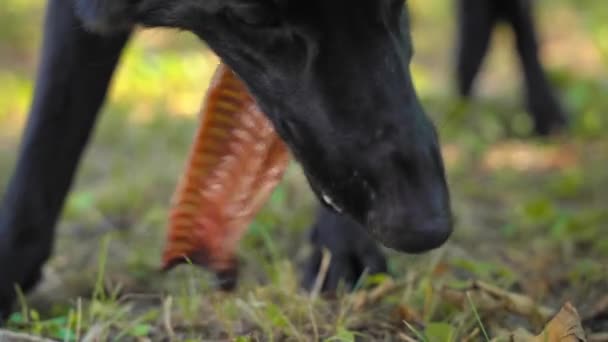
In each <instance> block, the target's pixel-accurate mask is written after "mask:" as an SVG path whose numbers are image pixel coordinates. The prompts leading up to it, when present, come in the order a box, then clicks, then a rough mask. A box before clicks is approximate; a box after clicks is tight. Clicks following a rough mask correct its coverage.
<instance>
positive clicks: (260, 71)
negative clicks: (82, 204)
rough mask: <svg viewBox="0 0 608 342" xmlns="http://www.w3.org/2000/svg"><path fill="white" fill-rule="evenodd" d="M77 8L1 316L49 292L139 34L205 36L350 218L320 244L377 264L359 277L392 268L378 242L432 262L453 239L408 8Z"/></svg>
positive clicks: (1, 238)
mask: <svg viewBox="0 0 608 342" xmlns="http://www.w3.org/2000/svg"><path fill="white" fill-rule="evenodd" d="M71 1H72V2H70V1H68V0H49V2H48V14H47V19H46V26H45V40H44V41H45V43H44V49H43V58H42V64H41V67H40V73H39V76H38V80H37V87H36V92H35V101H34V106H33V107H32V109H31V114H30V119H29V123H28V126H27V129H26V132H25V137H24V140H23V144H22V147H21V153H20V157H19V161H18V164H17V169H16V170H15V173H14V175H13V178H12V180H11V182H10V186H9V188H8V189H7V191H6V194H5V196H4V199H3V202H2V203H3V204H2V207H1V209H0V210H1V211H0V311H2V312H4V313H7V312H8V310H9V307H10V304H11V302H12V300H13V296H14V290H13V288H14V284H18V285H20V286H22V287H24V288H26V289H27V288H29V287H31V286H32V285H33V284H35V282H36V280H37V279H38V277H39V274H40V269H41V266H42V264H43V263H44V262H45V261H46V259H47V258H48V256H49V254H50V253H51V250H52V241H53V235H54V234H53V233H54V227H55V224H56V221H57V217H58V215H59V213H60V210H61V207H62V204H63V201H64V198H65V195H66V193H67V191H68V189H69V187H70V184H71V181H72V177H73V174H74V172H75V170H76V167H77V162H78V159H79V158H80V155H81V152H82V151H83V149H84V147H85V145H86V143H87V140H88V137H89V135H90V132H91V130H92V128H93V126H94V123H95V118H96V114H97V112H98V110H99V107H100V106H101V104H102V101H103V98H104V95H105V92H106V88H107V86H108V82H109V80H110V78H111V76H112V73H113V69H114V66H115V64H116V62H117V60H118V57H119V55H120V51H121V48H122V46H123V45H124V44H125V42H126V40H127V37H128V35H129V31H130V29H131V27H132V26H133V25H135V24H142V25H145V26H167V27H174V28H178V29H183V30H189V31H192V32H194V33H195V34H197V35H198V36H199V37H200V38H201V39H202V40H204V41H205V42H206V43H207V44H208V45H209V46H210V47H211V48H212V49H213V50H214V51H215V52H216V53H217V54H218V55H219V56H220V57H221V58H222V59H223V60H224V61H225V62H226V63H227V64H228V65H229V66H231V67H232V68H233V69H234V70H235V71H236V72H237V74H238V75H239V76H240V77H241V78H242V79H243V81H244V82H245V83H246V85H247V86H248V87H249V89H250V90H251V92H252V94H253V95H254V97H255V98H256V100H257V101H258V103H259V105H260V106H261V108H262V109H263V110H264V112H265V113H266V114H267V115H268V117H269V119H270V120H271V121H272V122H273V124H274V125H275V127H276V128H277V131H278V132H279V134H280V135H281V136H282V137H283V138H284V140H285V141H286V142H287V144H288V145H289V147H290V148H291V150H292V152H293V154H294V155H295V156H296V158H297V159H298V161H299V162H300V163H301V164H302V166H303V168H304V171H305V174H306V175H307V177H308V179H309V180H310V183H311V185H312V187H313V189H314V191H315V192H316V193H317V195H318V197H319V199H321V200H322V201H323V202H324V203H325V204H326V205H327V207H328V208H331V209H332V210H334V211H337V212H340V213H341V214H342V215H345V216H344V217H341V216H339V215H337V214H333V215H335V217H334V218H333V219H334V220H335V222H336V225H337V226H339V227H341V228H340V230H339V231H340V233H339V235H332V234H333V233H331V232H330V231H328V229H326V228H323V227H325V226H324V223H323V222H321V223H319V225H318V226H317V231H318V233H317V236H318V237H319V239H321V241H316V243H317V245H327V246H328V247H329V248H330V249H333V250H334V251H335V252H336V253H337V258H336V259H335V260H336V261H339V260H341V256H342V255H349V256H350V257H351V258H355V259H357V258H359V257H361V258H363V259H362V260H361V261H358V262H356V263H355V264H356V265H357V267H355V268H352V272H355V273H357V272H359V271H360V270H361V269H362V268H364V267H366V266H369V267H370V268H371V269H372V270H376V269H377V270H383V269H384V267H383V266H382V263H380V262H378V263H375V262H374V265H376V266H378V267H371V266H373V265H367V261H365V258H366V256H367V255H368V254H367V252H368V251H371V253H372V255H374V256H375V257H378V254H379V252H378V253H376V252H377V251H376V250H375V248H376V247H373V248H372V247H371V246H374V244H373V242H372V241H371V240H370V238H369V236H372V237H373V238H375V239H376V240H378V241H380V242H382V243H383V244H384V245H386V246H388V247H392V248H395V249H398V250H401V251H407V252H422V251H425V250H428V249H431V248H435V247H437V246H439V245H441V244H442V243H443V242H444V241H445V240H446V239H447V238H448V236H449V235H450V233H451V230H452V225H451V213H450V205H449V195H448V189H447V186H446V182H445V177H444V170H443V164H442V160H441V156H440V152H439V144H438V141H437V136H436V134H435V130H434V127H433V125H432V124H431V122H430V121H429V119H428V118H427V117H426V115H425V113H424V111H423V110H422V107H421V106H420V104H419V102H418V99H417V97H416V94H415V91H414V88H413V85H412V80H411V77H410V73H409V62H410V58H411V54H412V49H411V42H410V37H409V27H408V25H409V23H408V16H407V13H406V11H405V9H404V7H403V6H404V5H403V1H402V0H331V1H327V0H171V1H167V0H105V1H104V0H71ZM327 215H330V214H327ZM322 217H324V216H322ZM351 219H352V220H353V221H352V222H351V221H350V220H351ZM342 220H343V221H342ZM340 222H342V223H340ZM355 222H356V224H358V225H360V227H361V228H360V227H357V226H356V225H355V224H354V223H355ZM348 227H352V229H349V228H348ZM358 229H360V231H358ZM363 231H365V232H366V233H362V232H363ZM350 234H352V235H350ZM367 234H369V236H368V235H367ZM349 236H350V238H348V237H349ZM329 237H331V238H332V239H334V240H333V241H334V242H336V241H337V242H336V243H333V242H330V241H324V240H327V239H329ZM351 238H352V239H351ZM353 239H354V240H353ZM347 241H348V242H347ZM332 246H333V247H332ZM359 246H360V247H361V248H359ZM370 248H371V249H370ZM349 251H351V253H349ZM378 258H380V257H378ZM378 258H376V259H378ZM370 260H371V259H370ZM336 267H339V266H336ZM346 267H350V266H346ZM341 272H343V271H341V270H336V272H335V274H338V275H339V274H341Z"/></svg>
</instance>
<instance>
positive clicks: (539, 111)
mask: <svg viewBox="0 0 608 342" xmlns="http://www.w3.org/2000/svg"><path fill="white" fill-rule="evenodd" d="M532 1H534V0H457V8H458V57H457V61H456V76H457V81H458V91H459V92H460V94H461V95H462V96H465V97H469V96H470V95H471V91H472V88H473V83H474V80H475V76H476V75H477V73H478V71H479V69H480V66H481V64H482V62H483V59H484V56H485V55H486V53H487V50H488V47H489V42H490V38H491V35H492V31H493V30H494V28H495V27H496V25H497V24H498V23H499V22H504V23H506V24H508V25H509V26H510V27H511V28H512V29H513V32H514V34H515V41H516V47H517V53H518V55H519V59H520V61H521V67H522V69H523V74H524V78H525V97H526V103H527V107H528V112H529V113H530V115H531V116H532V120H533V123H534V130H535V132H536V133H537V134H539V135H547V134H550V133H551V132H554V131H558V130H560V129H561V128H563V127H564V126H565V125H566V123H567V119H566V115H565V114H564V112H563V110H562V108H561V106H560V104H559V102H558V101H557V99H556V97H555V95H554V93H553V90H552V89H551V85H550V84H549V82H548V80H547V76H546V74H545V72H544V70H543V67H542V64H541V62H540V60H539V56H538V49H539V46H538V45H539V44H538V38H537V33H536V29H535V24H534V18H533V13H532V12H533V6H532V5H533V4H532Z"/></svg>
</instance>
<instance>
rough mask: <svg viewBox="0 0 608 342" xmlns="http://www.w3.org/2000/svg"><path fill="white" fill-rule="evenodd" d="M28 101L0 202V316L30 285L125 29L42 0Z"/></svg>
mask: <svg viewBox="0 0 608 342" xmlns="http://www.w3.org/2000/svg"><path fill="white" fill-rule="evenodd" d="M44 33H45V34H44V47H43V51H42V58H41V64H40V70H39V74H38V79H37V84H36V90H35V95H34V102H33V105H32V108H31V113H30V117H29V120H28V123H27V127H26V130H25V136H24V138H23V141H22V144H21V149H20V154H19V158H18V161H17V167H16V170H15V171H14V174H13V176H12V179H11V180H10V183H9V186H8V188H7V189H6V191H5V194H4V197H3V200H2V202H1V207H0V319H1V317H2V316H3V315H4V316H5V315H7V314H8V313H9V310H10V307H11V305H12V302H13V299H14V294H15V286H19V287H21V288H22V289H24V290H27V289H29V288H31V287H32V286H33V285H35V283H36V282H37V280H38V278H39V276H40V270H41V267H42V265H43V263H44V262H45V261H46V259H47V258H48V257H49V255H50V253H51V249H52V242H53V235H54V226H55V223H56V220H57V217H58V215H59V213H60V211H61V208H62V205H63V202H64V198H65V196H66V193H67V192H68V189H69V187H70V185H71V182H72V178H73V175H74V172H75V170H76V167H77V163H78V160H79V158H80V155H81V153H82V151H83V148H84V147H85V145H86V143H87V141H88V139H89V135H90V132H91V130H92V128H93V126H94V124H95V118H96V115H97V112H98V110H99V107H100V106H101V104H102V102H103V99H104V97H105V94H106V89H107V86H108V83H109V81H110V78H111V75H112V73H113V70H114V67H115V65H116V63H117V60H118V57H119V55H120V52H121V50H122V47H123V46H124V44H125V42H126V41H127V37H128V35H129V33H128V32H122V33H120V34H113V35H111V36H106V37H102V36H100V35H96V34H93V33H90V32H87V31H85V30H84V29H83V25H82V23H81V22H80V21H79V20H78V19H77V18H76V16H75V14H74V7H73V4H72V2H71V1H67V0H50V1H49V3H48V9H47V16H46V24H45V31H44Z"/></svg>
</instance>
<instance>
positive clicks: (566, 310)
mask: <svg viewBox="0 0 608 342" xmlns="http://www.w3.org/2000/svg"><path fill="white" fill-rule="evenodd" d="M532 341H533V342H580V341H582V342H586V341H587V338H586V337H585V331H584V330H583V326H582V325H581V318H580V316H579V314H578V311H576V308H575V307H574V306H573V305H572V304H571V303H570V302H568V303H566V304H565V305H564V306H563V307H562V309H561V310H560V311H559V312H558V313H557V315H555V317H553V319H552V320H551V321H549V323H548V324H547V326H546V327H545V330H544V331H543V332H542V333H541V334H540V335H538V336H537V337H536V338H534V339H533V340H532Z"/></svg>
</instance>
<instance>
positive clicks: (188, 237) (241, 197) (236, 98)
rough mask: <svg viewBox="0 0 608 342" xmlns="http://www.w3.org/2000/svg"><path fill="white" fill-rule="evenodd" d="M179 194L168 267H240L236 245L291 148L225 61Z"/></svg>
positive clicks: (228, 269)
mask: <svg viewBox="0 0 608 342" xmlns="http://www.w3.org/2000/svg"><path fill="white" fill-rule="evenodd" d="M201 120H202V122H201V125H200V126H199V129H198V131H197V133H196V138H195V141H194V144H193V147H192V150H191V151H190V156H189V161H188V165H187V168H186V171H185V173H184V175H183V176H182V179H181V182H180V184H179V186H178V189H177V192H176V194H175V197H174V204H173V208H172V211H171V214H170V219H169V236H168V243H167V246H166V248H165V252H164V256H163V264H164V269H168V268H171V267H173V266H175V265H177V264H179V263H183V262H192V263H195V264H199V265H202V266H205V267H208V268H210V269H211V270H212V271H215V272H216V273H218V274H222V273H224V274H225V273H231V272H235V271H236V267H237V260H236V248H237V245H238V242H239V240H240V239H241V237H242V235H243V233H244V232H245V230H246V229H247V227H248V225H249V224H250V223H251V221H252V220H253V218H254V216H255V214H256V213H257V212H258V211H259V210H260V209H261V207H262V205H264V203H265V202H266V200H267V199H268V197H269V196H270V194H271V192H272V190H273V189H274V188H275V186H276V185H277V183H278V182H279V181H280V180H281V178H282V175H283V172H284V171H285V169H286V167H287V164H288V162H289V159H290V156H289V152H288V150H287V147H286V146H285V144H284V143H283V141H282V140H281V139H280V138H279V136H278V135H277V134H276V133H275V131H274V129H273V127H272V124H271V123H270V122H269V121H268V120H267V119H266V117H265V116H264V114H263V113H262V112H261V111H260V109H259V108H258V106H257V105H256V103H255V101H254V99H253V98H252V97H251V95H250V94H249V91H248V90H247V88H246V87H245V85H244V84H243V83H242V82H241V81H240V80H239V79H238V77H237V76H236V75H235V74H234V72H232V70H230V69H229V68H228V67H227V66H225V65H220V66H219V68H218V70H217V71H216V74H215V76H214V79H213V81H212V83H211V85H210V88H209V91H208V93H207V99H206V102H205V104H204V105H203V113H202V116H201Z"/></svg>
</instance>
